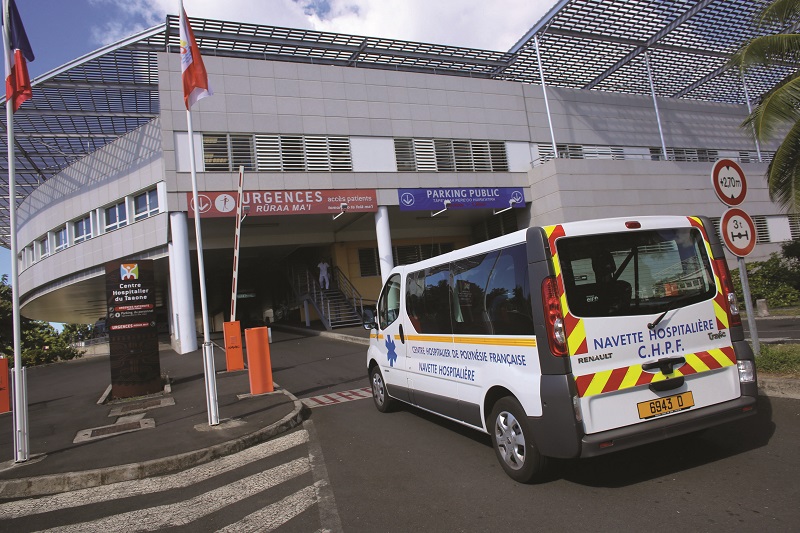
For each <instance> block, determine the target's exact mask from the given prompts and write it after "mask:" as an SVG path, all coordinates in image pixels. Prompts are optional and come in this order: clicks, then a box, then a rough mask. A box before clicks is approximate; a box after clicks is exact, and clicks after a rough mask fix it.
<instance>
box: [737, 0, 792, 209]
mask: <svg viewBox="0 0 800 533" xmlns="http://www.w3.org/2000/svg"><path fill="white" fill-rule="evenodd" d="M756 23H757V24H758V25H759V26H761V27H765V26H769V25H772V24H774V25H775V27H781V28H788V31H787V32H786V33H776V34H772V35H763V36H761V37H756V38H754V39H752V40H750V41H749V42H747V43H746V44H745V45H744V46H742V48H741V49H740V50H739V51H738V52H737V53H736V54H735V55H734V56H733V57H732V58H731V60H730V63H729V64H730V65H732V66H735V67H738V68H739V69H740V70H741V72H742V73H744V71H746V70H747V69H749V68H751V67H755V66H765V67H770V66H783V67H786V66H788V67H790V68H793V69H794V70H793V72H792V73H791V74H789V75H788V76H786V77H785V78H783V79H782V80H781V81H780V82H778V84H777V85H776V86H775V87H773V88H772V89H771V90H770V91H769V92H767V93H766V94H764V95H763V96H762V97H761V102H760V103H759V104H758V106H757V107H756V108H755V109H753V112H752V113H750V115H749V116H748V117H747V119H746V120H745V121H744V122H743V123H742V127H743V128H746V130H747V131H748V133H750V134H752V135H754V136H755V138H756V139H757V140H758V141H759V142H766V141H771V140H775V138H776V137H777V136H779V135H780V134H782V133H783V132H784V131H787V132H788V133H786V136H785V137H784V138H783V141H781V143H780V145H779V146H778V149H777V150H776V151H775V156H774V157H773V159H772V162H771V163H770V164H769V167H768V168H767V174H766V179H767V183H768V184H769V194H770V198H771V199H772V200H773V201H774V202H776V203H778V204H779V205H780V206H782V207H783V208H785V209H787V210H789V211H794V212H800V68H798V65H800V34H798V33H797V29H798V27H800V0H775V1H773V2H771V3H770V4H768V5H767V6H766V7H765V8H764V9H763V10H762V11H761V12H760V13H759V14H758V15H757V16H756Z"/></svg>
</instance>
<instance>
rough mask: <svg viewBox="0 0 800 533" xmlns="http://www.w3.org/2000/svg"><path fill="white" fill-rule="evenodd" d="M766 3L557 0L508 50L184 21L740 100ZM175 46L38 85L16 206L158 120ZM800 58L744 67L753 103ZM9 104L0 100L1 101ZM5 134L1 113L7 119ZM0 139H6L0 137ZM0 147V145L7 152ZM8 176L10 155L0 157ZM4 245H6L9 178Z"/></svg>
mask: <svg viewBox="0 0 800 533" xmlns="http://www.w3.org/2000/svg"><path fill="white" fill-rule="evenodd" d="M765 3H766V1H765V0H670V1H668V2H667V1H664V0H560V1H559V2H558V3H557V4H556V5H555V6H554V7H553V9H552V10H551V11H550V12H549V13H548V14H547V15H546V16H545V17H543V18H542V20H540V21H539V22H538V23H537V24H536V25H534V26H533V27H532V28H531V29H530V30H529V31H528V32H527V33H526V34H525V35H524V36H523V37H522V38H521V39H520V40H519V41H518V42H517V44H515V45H514V46H513V47H512V48H511V49H510V50H509V51H507V52H499V51H490V50H478V49H471V48H460V47H455V46H447V45H437V44H428V43H418V42H410V41H400V40H394V39H382V38H379V37H363V36H356V35H345V34H337V33H326V32H318V31H310V30H299V29H290V28H279V27H274V26H258V25H255V24H246V23H239V22H226V21H218V20H206V19H190V22H191V25H192V28H193V30H194V33H195V37H196V38H197V41H198V45H199V46H200V48H201V50H202V52H203V54H204V55H216V56H222V57H245V58H250V59H262V60H272V61H292V62H306V63H315V64H328V65H340V66H351V67H361V68H377V69H391V70H403V71H413V72H426V73H433V74H443V75H454V76H468V77H478V78H489V79H501V80H509V81H517V82H522V83H532V84H540V83H541V77H540V72H539V63H538V61H537V54H536V43H537V42H538V45H539V46H538V48H539V53H540V56H541V60H542V70H543V74H544V79H545V83H546V84H547V85H553V86H558V87H569V88H575V89H587V90H591V89H593V90H601V91H610V92H617V93H627V94H650V85H649V81H648V77H647V70H646V61H645V58H646V57H649V62H650V66H651V70H652V72H653V78H654V85H655V91H656V93H657V95H658V96H661V97H669V98H687V99H693V100H707V101H714V102H726V103H736V104H744V103H746V99H745V93H744V89H743V83H742V79H741V77H740V75H739V72H738V71H737V70H735V69H729V68H727V66H726V61H727V58H728V57H730V55H731V54H732V53H733V52H734V51H736V50H737V49H738V47H739V46H740V45H741V43H742V42H744V41H745V40H747V39H749V38H751V37H754V36H756V35H761V34H765V33H774V32H778V31H797V28H774V27H772V28H769V27H768V28H756V27H754V26H753V24H752V22H751V21H752V19H753V16H754V14H755V13H756V12H757V11H758V10H759V9H761V8H762V7H763V6H764V5H765ZM159 51H162V52H163V51H169V52H175V53H177V51H178V17H177V16H173V15H169V16H168V17H167V20H166V23H165V24H161V25H159V26H156V27H153V28H151V29H149V30H146V31H144V32H142V33H139V34H137V35H134V36H131V37H129V38H127V39H125V40H122V41H120V42H118V43H115V44H112V45H109V46H107V47H105V48H101V49H100V50H97V51H96V52H93V53H91V54H88V55H86V56H84V57H81V58H79V59H76V60H75V61H72V62H71V63H68V64H66V65H64V66H63V67H61V68H58V69H56V70H54V71H52V72H49V73H47V74H45V75H43V76H40V77H38V78H36V79H35V80H34V81H33V98H32V99H31V100H29V101H27V102H25V103H24V104H23V105H22V107H21V108H20V109H19V110H18V111H17V113H15V114H14V137H15V144H16V160H15V161H16V184H17V202H18V203H19V202H21V201H22V200H23V199H24V198H25V197H26V196H27V195H28V194H30V193H31V192H32V191H33V190H34V189H35V188H36V187H38V186H39V185H40V184H41V183H43V182H44V181H46V180H47V179H49V178H51V177H52V176H54V175H56V174H57V173H59V172H60V171H61V170H63V169H64V168H66V167H67V166H69V165H70V164H72V163H74V162H75V161H76V160H78V159H80V158H81V157H84V156H85V155H87V154H90V153H92V152H94V151H95V150H97V149H98V148H100V147H102V146H103V145H105V144H107V143H109V142H111V141H114V140H115V139H117V138H118V137H120V136H122V135H125V134H126V133H128V132H130V131H132V130H134V129H136V128H138V127H140V126H142V125H143V124H145V123H147V122H148V121H150V120H153V119H154V118H155V117H157V116H158V115H159V100H158V73H157V65H156V52H159ZM796 68H797V66H796V65H791V66H786V67H783V68H777V69H773V70H769V71H768V70H765V69H761V70H756V71H752V72H748V74H747V80H746V82H747V88H748V90H749V94H750V99H751V101H756V100H758V98H759V97H760V95H762V94H763V93H764V92H766V91H767V90H769V89H770V88H771V87H772V86H774V84H775V83H776V82H777V81H778V80H780V79H782V78H783V77H785V76H786V75H787V74H788V73H789V72H791V71H793V70H796ZM2 101H3V102H4V101H5V100H4V99H3V100H2ZM0 122H2V129H3V133H5V131H6V121H5V115H3V117H2V119H0ZM2 138H3V141H2V142H3V143H5V139H6V136H5V135H2ZM3 153H4V154H5V153H6V151H4V152H3ZM0 167H2V171H3V174H4V175H5V176H7V175H8V161H7V158H3V160H2V162H0ZM1 181H2V184H0V246H3V247H10V232H9V210H8V207H9V194H8V184H7V180H6V179H3V180H1Z"/></svg>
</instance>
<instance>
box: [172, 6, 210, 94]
mask: <svg viewBox="0 0 800 533" xmlns="http://www.w3.org/2000/svg"><path fill="white" fill-rule="evenodd" d="M180 38H181V72H182V73H183V74H182V77H183V101H184V102H185V103H186V109H189V108H191V107H192V106H193V105H194V103H195V102H197V101H198V100H202V99H203V98H205V97H206V96H211V95H212V94H214V91H212V90H211V86H210V85H209V84H208V74H207V73H206V67H205V65H203V58H202V57H200V48H198V47H197V41H195V40H194V33H192V27H191V26H190V25H189V19H188V18H187V17H186V10H185V9H183V2H181V22H180Z"/></svg>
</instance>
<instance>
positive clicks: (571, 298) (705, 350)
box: [545, 217, 741, 434]
mask: <svg viewBox="0 0 800 533" xmlns="http://www.w3.org/2000/svg"><path fill="white" fill-rule="evenodd" d="M545 230H546V232H547V235H548V238H549V242H550V247H551V253H552V255H553V259H554V265H555V268H556V271H557V275H558V285H559V293H560V298H561V304H562V308H563V313H564V317H565V329H566V333H567V340H568V347H569V354H570V361H571V367H572V374H573V376H574V378H575V382H576V385H577V391H578V397H579V405H580V408H581V412H582V415H583V424H584V430H585V432H586V433H587V434H592V433H597V432H601V431H606V430H610V429H616V428H620V427H623V426H630V425H633V424H643V423H646V422H647V421H649V420H654V419H656V418H659V417H662V416H672V415H674V414H676V413H680V412H682V411H687V410H692V409H702V408H703V407H706V406H710V405H714V404H717V403H720V402H724V401H727V400H731V399H733V398H737V397H739V396H740V394H741V393H740V387H739V379H738V371H737V367H736V356H735V353H734V349H733V346H732V344H731V339H730V332H729V317H728V314H727V310H726V307H725V306H724V301H723V300H724V299H723V298H722V292H721V283H720V280H719V276H718V275H717V274H716V273H715V271H714V268H715V266H714V263H713V261H712V253H711V247H710V244H709V242H708V239H707V236H706V234H705V230H704V228H703V226H702V224H701V222H700V221H699V220H698V219H695V218H687V217H643V218H641V219H637V220H635V221H631V220H630V219H610V220H604V221H592V222H591V223H585V222H573V223H567V224H563V225H559V226H551V227H548V228H545Z"/></svg>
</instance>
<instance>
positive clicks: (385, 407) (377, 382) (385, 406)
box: [369, 365, 394, 413]
mask: <svg viewBox="0 0 800 533" xmlns="http://www.w3.org/2000/svg"><path fill="white" fill-rule="evenodd" d="M369 381H370V384H372V399H373V400H374V401H375V407H377V408H378V411H380V412H381V413H388V412H389V411H391V410H392V408H393V407H394V400H392V399H391V398H390V397H389V393H388V392H387V391H386V383H385V382H384V381H383V374H381V369H380V367H379V366H378V365H375V366H374V367H372V370H370V372H369Z"/></svg>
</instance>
